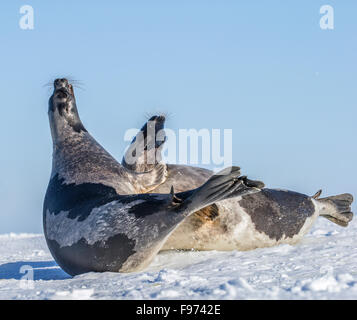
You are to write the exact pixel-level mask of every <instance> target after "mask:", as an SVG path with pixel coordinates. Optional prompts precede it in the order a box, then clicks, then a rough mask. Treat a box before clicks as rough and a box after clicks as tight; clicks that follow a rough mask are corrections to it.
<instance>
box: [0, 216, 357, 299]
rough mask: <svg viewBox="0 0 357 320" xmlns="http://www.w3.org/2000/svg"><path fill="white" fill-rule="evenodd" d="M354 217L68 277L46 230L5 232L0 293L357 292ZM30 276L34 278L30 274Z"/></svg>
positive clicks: (203, 295)
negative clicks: (248, 247)
mask: <svg viewBox="0 0 357 320" xmlns="http://www.w3.org/2000/svg"><path fill="white" fill-rule="evenodd" d="M356 240H357V221H352V223H351V224H350V226H349V227H348V228H341V227H339V226H335V225H334V224H332V223H331V222H329V221H327V220H324V219H321V218H320V219H319V220H318V222H317V223H316V225H315V226H314V228H313V229H312V230H311V232H310V233H309V234H308V235H307V236H306V237H305V238H304V240H303V241H302V242H301V243H300V244H299V245H296V246H289V245H281V246H277V247H272V248H265V249H257V250H253V251H248V252H237V251H232V252H215V251H211V252H194V251H190V252H178V251H169V252H164V253H161V254H159V255H158V256H157V257H156V259H155V261H154V262H153V263H152V264H151V266H150V267H149V268H148V269H147V270H145V271H144V272H139V273H131V274H119V273H109V272H108V273H88V274H83V275H80V276H76V277H74V278H71V277H70V276H68V275H67V274H66V273H65V272H63V271H62V270H61V269H60V268H59V267H58V266H57V264H56V263H55V262H54V260H53V258H52V257H51V254H50V253H49V251H48V249H47V246H46V242H45V240H44V237H43V236H42V235H37V234H6V235H0V299H357V248H356ZM31 278H33V279H34V281H31V280H28V279H31Z"/></svg>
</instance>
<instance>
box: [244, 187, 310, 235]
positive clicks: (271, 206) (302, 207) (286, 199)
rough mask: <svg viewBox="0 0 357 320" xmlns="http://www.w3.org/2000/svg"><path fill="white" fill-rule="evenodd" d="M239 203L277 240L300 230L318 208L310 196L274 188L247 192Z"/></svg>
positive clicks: (257, 223)
mask: <svg viewBox="0 0 357 320" xmlns="http://www.w3.org/2000/svg"><path fill="white" fill-rule="evenodd" d="M239 205H240V206H241V207H242V208H244V209H245V211H246V212H247V213H248V214H249V215H250V217H251V219H252V221H253V223H254V225H255V228H256V229H257V230H258V231H260V232H264V233H265V234H267V235H268V236H269V238H271V239H275V240H280V239H281V238H282V237H283V236H284V235H285V236H286V237H289V238H291V237H293V236H294V235H296V234H298V233H299V231H300V229H301V228H302V226H303V225H304V223H305V220H306V218H308V217H310V216H312V215H313V213H314V212H315V208H314V205H313V203H312V201H311V199H310V197H308V196H306V195H304V194H301V193H297V192H292V191H280V190H272V189H263V190H262V191H261V192H259V193H255V194H251V195H246V196H244V197H243V198H242V200H240V201H239Z"/></svg>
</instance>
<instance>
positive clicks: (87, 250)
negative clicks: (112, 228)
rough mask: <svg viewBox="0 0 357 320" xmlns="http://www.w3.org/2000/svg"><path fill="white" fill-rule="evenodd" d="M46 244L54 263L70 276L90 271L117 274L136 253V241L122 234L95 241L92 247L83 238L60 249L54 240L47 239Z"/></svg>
mask: <svg viewBox="0 0 357 320" xmlns="http://www.w3.org/2000/svg"><path fill="white" fill-rule="evenodd" d="M47 242H48V246H49V248H50V250H51V253H52V255H53V256H54V258H55V260H56V262H57V263H58V264H59V265H60V267H61V268H62V269H63V270H64V271H66V272H67V273H68V274H70V275H72V276H75V275H78V274H81V273H86V272H91V271H92V272H93V271H94V272H106V271H110V272H118V271H119V270H120V268H121V267H122V265H123V264H124V263H125V261H126V260H127V259H128V258H129V257H130V256H132V255H133V254H134V253H135V252H136V251H135V250H134V247H135V243H136V241H135V240H132V239H129V238H128V237H127V236H126V235H125V234H122V233H119V234H117V235H115V236H113V237H110V238H108V239H107V240H106V241H97V242H95V243H94V244H93V245H89V244H88V242H87V241H86V240H85V239H84V238H82V239H80V240H79V241H78V242H77V243H75V244H73V245H71V246H66V247H62V248H61V247H60V245H59V244H58V242H57V241H55V240H49V239H47Z"/></svg>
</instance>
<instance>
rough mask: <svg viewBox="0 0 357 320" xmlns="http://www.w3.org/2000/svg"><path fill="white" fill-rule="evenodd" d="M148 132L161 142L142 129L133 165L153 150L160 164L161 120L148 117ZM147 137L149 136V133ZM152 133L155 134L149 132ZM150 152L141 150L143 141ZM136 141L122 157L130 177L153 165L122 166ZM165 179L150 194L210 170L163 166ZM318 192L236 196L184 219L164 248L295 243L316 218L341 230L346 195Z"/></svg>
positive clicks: (197, 179) (347, 216)
mask: <svg viewBox="0 0 357 320" xmlns="http://www.w3.org/2000/svg"><path fill="white" fill-rule="evenodd" d="M150 122H151V124H150V126H151V127H153V126H154V127H156V128H160V129H161V132H156V134H160V135H161V138H160V139H156V138H155V137H150V135H153V134H152V133H151V134H149V133H148V132H147V127H148V125H145V126H144V127H143V128H142V129H141V132H140V136H143V137H144V141H145V149H144V152H143V154H142V155H140V156H138V157H137V159H138V162H139V161H144V160H145V159H147V158H148V156H147V155H146V153H149V152H150V151H154V152H153V154H154V156H155V155H156V157H157V161H159V160H160V157H161V156H160V149H161V148H162V136H163V135H164V134H163V133H164V132H163V131H162V130H163V128H164V122H165V117H163V116H154V117H152V118H151V119H150V120H149V123H150ZM152 132H153V131H152ZM154 134H155V133H154ZM155 140H159V141H158V142H156V143H155V144H152V143H151V148H150V147H147V145H148V142H150V141H155ZM135 143H136V139H134V140H133V142H132V146H131V147H130V148H129V149H128V151H127V152H126V154H125V156H124V159H123V161H122V163H123V165H124V166H126V167H128V169H130V170H133V171H136V172H147V173H150V172H153V176H155V169H154V167H153V165H152V164H151V165H150V166H145V163H134V164H131V165H130V166H127V165H126V162H125V159H126V158H127V157H130V154H128V153H130V152H132V150H135ZM166 170H167V175H166V180H165V181H164V182H163V183H162V184H160V185H159V186H157V187H156V188H155V189H154V190H153V192H158V193H166V192H168V190H169V188H170V187H171V186H172V185H173V186H174V188H175V190H179V191H181V192H182V191H185V190H188V189H191V188H196V187H199V186H200V185H202V183H204V181H206V180H207V179H209V177H211V176H212V174H213V172H212V171H210V170H206V169H202V168H197V167H191V166H183V165H170V164H169V165H167V168H166ZM320 194H321V192H318V193H317V194H316V195H314V196H313V197H309V196H307V195H304V194H301V193H297V192H293V191H287V190H276V189H263V190H261V191H260V192H258V193H255V194H250V195H243V196H237V197H235V198H231V199H227V200H224V201H221V202H219V203H215V204H213V205H211V206H208V207H206V208H204V209H201V210H199V211H197V212H195V213H194V214H193V215H191V216H190V217H188V218H187V219H186V220H185V221H184V222H183V223H182V224H181V225H180V226H179V227H178V228H177V229H176V230H175V231H174V232H173V234H172V235H171V236H170V237H169V238H168V240H167V241H166V243H165V245H164V246H163V248H162V249H163V250H165V249H196V250H251V249H255V248H262V247H268V246H273V245H277V244H281V243H287V244H295V243H297V242H298V241H299V240H301V238H302V237H303V236H304V235H305V234H306V233H307V232H308V231H309V229H310V228H311V226H312V225H313V223H314V222H315V221H316V219H317V217H319V216H322V217H324V218H327V219H329V220H330V221H332V222H334V223H336V224H338V225H340V226H347V225H348V223H349V222H350V221H351V219H352V217H353V214H352V212H351V207H350V206H351V203H352V201H353V197H352V195H350V194H341V195H337V196H333V197H327V198H319V196H320Z"/></svg>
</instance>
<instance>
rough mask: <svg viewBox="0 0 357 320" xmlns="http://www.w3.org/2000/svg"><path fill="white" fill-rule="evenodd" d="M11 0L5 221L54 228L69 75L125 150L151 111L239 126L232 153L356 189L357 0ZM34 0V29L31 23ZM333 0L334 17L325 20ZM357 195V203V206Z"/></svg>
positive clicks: (323, 183)
mask: <svg viewBox="0 0 357 320" xmlns="http://www.w3.org/2000/svg"><path fill="white" fill-rule="evenodd" d="M4 2H5V1H2V3H1V4H0V41H1V56H0V57H1V59H0V71H1V77H0V88H1V91H0V92H1V115H2V117H1V126H0V143H1V166H0V170H1V181H0V199H1V213H0V233H5V232H42V201H43V197H44V194H45V191H46V187H47V183H48V179H49V175H50V170H51V152H52V145H51V139H50V130H49V125H48V119H47V101H48V98H49V96H50V95H51V89H50V88H49V87H44V85H45V84H46V83H48V82H49V81H51V80H53V79H55V78H56V77H64V76H67V77H72V78H74V79H77V80H81V82H82V83H83V87H84V90H79V89H77V90H76V96H77V104H78V108H79V112H80V115H81V118H82V121H83V122H84V124H85V126H86V127H87V129H88V130H89V131H90V132H91V133H92V134H93V135H94V136H95V137H96V138H97V140H98V141H99V142H100V143H101V144H102V145H104V146H105V147H106V148H107V150H108V151H110V152H111V153H112V154H113V155H114V156H115V157H117V158H118V159H121V157H122V154H123V151H124V149H125V147H126V142H124V140H123V136H124V133H125V130H127V129H129V128H135V127H141V125H142V124H143V123H144V121H145V120H146V117H145V114H146V113H155V112H158V111H160V112H167V113H168V114H169V115H170V116H169V119H168V121H167V126H169V127H170V128H172V129H174V130H178V129H179V128H187V129H189V128H196V129H201V128H209V129H211V128H216V129H224V128H232V129H233V163H234V164H237V165H240V166H241V167H242V171H244V173H246V174H248V175H249V176H251V177H253V178H259V179H261V180H263V181H264V182H265V183H266V185H267V186H269V187H279V188H288V189H291V190H295V191H299V192H302V193H306V194H313V193H315V192H316V191H317V190H318V189H320V188H322V189H323V190H324V194H325V195H331V194H336V193H343V192H351V193H352V194H354V195H355V196H357V187H356V184H357V182H356V181H357V171H356V168H355V166H356V163H357V161H356V160H357V150H356V142H355V140H356V136H357V126H356V118H357V94H356V92H357V90H356V74H357V59H356V52H357V42H356V41H355V39H356V32H357V21H356V19H355V16H356V14H357V5H356V2H355V1H352V0H350V1H347V0H343V1H341V0H340V1H331V0H324V1H317V0H314V1H307V0H305V1H301V0H300V1H295V0H294V1H293V0H292V1H269V2H268V1H208V0H206V1H199V0H196V1H185V0H181V1H155V0H151V1H57V2H56V1H39V0H37V1H36V0H26V1H15V0H11V1H6V3H4ZM24 4H29V5H31V6H32V7H33V8H34V12H35V29H34V30H21V29H20V28H19V19H20V17H21V15H20V13H19V9H20V7H21V6H22V5H24ZM324 4H329V5H332V6H333V8H334V11H335V29H334V30H321V29H320V27H319V20H320V17H321V15H320V13H319V9H320V6H322V5H324ZM354 208H356V206H355V207H354Z"/></svg>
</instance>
